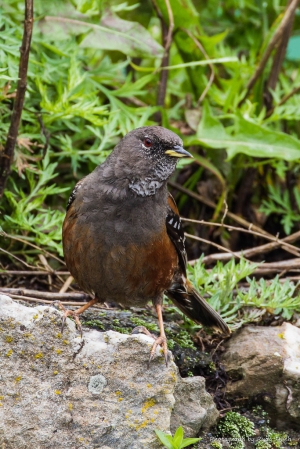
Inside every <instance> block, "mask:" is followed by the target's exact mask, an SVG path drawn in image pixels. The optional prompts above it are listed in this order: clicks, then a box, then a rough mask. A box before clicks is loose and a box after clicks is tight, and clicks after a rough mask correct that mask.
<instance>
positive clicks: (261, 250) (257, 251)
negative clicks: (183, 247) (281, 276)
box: [188, 231, 300, 266]
mask: <svg viewBox="0 0 300 449" xmlns="http://www.w3.org/2000/svg"><path fill="white" fill-rule="evenodd" d="M188 236H189V237H190V235H189V234H188ZM299 238H300V231H298V232H295V234H292V235H289V236H288V237H285V238H284V239H282V240H281V242H270V243H266V244H265V245H260V246H256V247H255V248H250V249H245V250H244V251H236V252H231V253H230V254H229V253H228V249H227V248H225V249H224V251H225V250H226V252H225V253H216V254H210V255H208V256H205V257H203V259H202V262H203V263H205V264H211V263H213V262H217V261H218V260H220V261H222V262H227V261H228V260H230V259H232V257H235V258H241V257H244V258H245V259H246V258H250V257H254V256H257V255H262V254H265V253H268V252H269V251H272V250H274V249H276V248H278V247H280V246H282V242H285V243H289V242H293V241H296V240H297V239H299ZM290 251H291V250H290V249H289V252H290ZM296 255H297V256H298V255H299V254H297V253H296ZM292 260H300V259H292ZM195 262H196V260H191V261H190V262H189V263H190V264H191V265H194V264H195ZM264 266H266V264H264Z"/></svg>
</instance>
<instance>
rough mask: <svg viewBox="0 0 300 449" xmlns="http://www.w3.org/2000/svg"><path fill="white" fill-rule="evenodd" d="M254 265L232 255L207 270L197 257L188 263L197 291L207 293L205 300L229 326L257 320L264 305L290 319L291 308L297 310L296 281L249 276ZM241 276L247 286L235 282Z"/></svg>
mask: <svg viewBox="0 0 300 449" xmlns="http://www.w3.org/2000/svg"><path fill="white" fill-rule="evenodd" d="M256 267H257V264H254V263H251V262H248V261H246V260H243V259H241V260H240V261H239V262H235V261H234V259H232V260H231V261H230V262H228V263H227V264H225V265H224V264H222V263H221V262H217V264H216V265H215V266H214V267H213V268H212V269H211V270H210V271H208V270H206V268H205V266H204V265H203V264H202V263H201V258H200V259H199V260H198V261H197V262H196V263H195V265H194V267H189V272H190V278H191V279H193V281H194V282H195V284H196V285H198V288H199V290H200V293H202V294H203V295H207V296H208V302H209V303H210V304H211V305H212V307H213V308H214V309H216V310H218V311H219V312H220V313H221V315H222V316H223V317H224V318H225V319H226V320H227V322H228V323H230V324H231V326H232V327H233V328H238V327H240V326H241V325H242V324H245V323H248V322H251V321H259V320H260V319H261V317H262V315H263V314H264V313H265V310H266V309H268V310H272V311H273V313H274V315H278V314H281V315H282V316H283V317H284V318H286V319H291V317H292V315H293V313H294V312H297V311H300V296H299V293H298V287H297V285H298V284H294V283H293V282H291V281H289V280H286V281H285V282H284V283H282V282H280V279H279V277H278V276H276V277H275V278H274V279H273V280H272V281H270V282H268V281H266V280H265V279H263V278H261V279H260V280H257V279H255V278H253V279H251V277H250V276H251V274H252V273H253V272H254V270H255V268H256ZM242 279H246V280H247V282H248V283H249V287H243V288H240V287H239V286H238V284H239V282H240V281H241V280H242ZM191 326H192V327H193V326H195V325H194V324H191Z"/></svg>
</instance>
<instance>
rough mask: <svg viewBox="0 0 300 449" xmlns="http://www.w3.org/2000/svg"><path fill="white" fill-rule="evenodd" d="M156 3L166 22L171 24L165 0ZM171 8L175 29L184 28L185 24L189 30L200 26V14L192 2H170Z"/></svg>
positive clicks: (172, 0)
mask: <svg viewBox="0 0 300 449" xmlns="http://www.w3.org/2000/svg"><path fill="white" fill-rule="evenodd" d="M156 3H157V6H158V7H159V9H160V11H161V13H162V16H163V18H164V21H165V22H166V23H167V24H169V14H168V9H167V6H166V2H165V0H157V1H156ZM170 6H171V9H172V13H173V20H174V25H175V29H176V28H178V27H182V26H183V24H186V25H185V26H187V27H189V28H190V27H191V26H196V25H199V14H198V11H197V10H196V8H195V6H194V4H193V2H192V0H170Z"/></svg>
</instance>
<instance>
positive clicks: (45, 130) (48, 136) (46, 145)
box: [37, 114, 50, 158]
mask: <svg viewBox="0 0 300 449" xmlns="http://www.w3.org/2000/svg"><path fill="white" fill-rule="evenodd" d="M37 119H38V121H39V124H40V127H41V132H42V134H43V136H44V137H45V145H44V148H43V158H44V157H45V156H46V153H47V150H48V146H49V141H50V132H49V131H48V130H47V129H46V128H45V124H44V122H43V119H42V114H37Z"/></svg>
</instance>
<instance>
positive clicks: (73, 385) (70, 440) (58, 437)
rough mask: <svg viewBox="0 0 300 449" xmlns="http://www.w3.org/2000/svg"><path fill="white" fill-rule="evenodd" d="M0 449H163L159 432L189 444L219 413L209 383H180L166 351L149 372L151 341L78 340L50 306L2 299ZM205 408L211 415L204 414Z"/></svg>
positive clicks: (90, 333)
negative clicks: (176, 434) (178, 434)
mask: <svg viewBox="0 0 300 449" xmlns="http://www.w3.org/2000/svg"><path fill="white" fill-rule="evenodd" d="M0 305H1V307H0V373H1V377H0V403H1V406H0V446H1V447H2V445H3V447H5V449H25V448H28V447H36V448H43V449H67V448H70V449H71V448H72V449H73V448H78V449H82V448H85V449H96V448H99V449H100V448H101V449H104V448H106V449H117V448H122V449H127V448H128V449H129V448H130V449H142V448H146V447H147V448H149V449H158V448H160V447H161V445H160V443H159V442H158V440H157V437H156V435H155V432H154V429H160V430H162V431H164V432H169V431H170V429H172V431H174V430H175V429H176V427H178V425H182V426H183V427H184V429H185V431H186V436H196V434H197V433H198V432H199V430H200V428H201V427H203V426H204V427H207V426H208V425H213V424H214V423H215V421H216V419H217V417H218V412H217V410H216V408H215V406H214V404H213V401H212V399H211V397H210V395H209V394H208V393H207V392H206V391H205V389H204V380H203V379H202V378H198V377H194V378H188V379H181V377H180V375H179V373H178V369H177V367H176V365H175V364H174V362H173V360H172V355H171V354H170V357H171V361H170V363H169V366H168V368H166V366H165V363H164V358H163V356H162V354H161V350H160V349H159V348H158V349H157V351H156V357H155V358H154V360H153V362H151V365H150V368H149V369H148V368H147V362H148V358H149V352H150V347H151V346H152V343H153V340H152V339H151V338H150V337H148V336H146V335H141V334H137V335H124V334H119V333H117V332H113V331H108V332H98V331H96V330H87V331H85V332H84V339H83V340H81V338H80V337H79V336H78V332H77V331H76V329H75V325H74V323H73V321H71V320H69V319H67V322H66V326H65V330H64V333H63V335H61V333H60V327H61V313H60V312H58V311H57V310H56V309H54V308H52V307H42V306H39V307H32V308H31V307H25V306H22V305H20V304H18V303H16V302H14V301H12V300H11V299H10V298H9V297H7V296H0ZM206 410H207V411H206Z"/></svg>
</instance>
